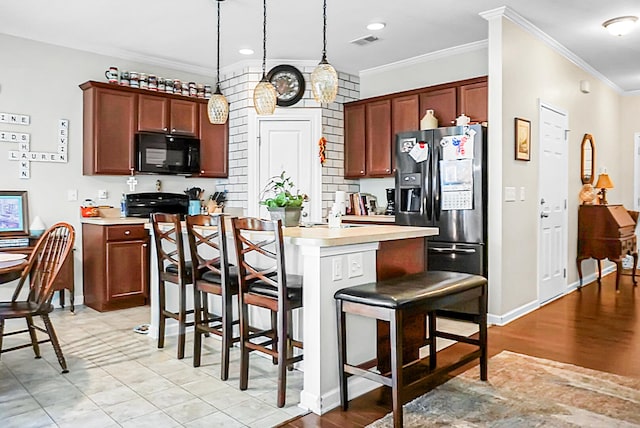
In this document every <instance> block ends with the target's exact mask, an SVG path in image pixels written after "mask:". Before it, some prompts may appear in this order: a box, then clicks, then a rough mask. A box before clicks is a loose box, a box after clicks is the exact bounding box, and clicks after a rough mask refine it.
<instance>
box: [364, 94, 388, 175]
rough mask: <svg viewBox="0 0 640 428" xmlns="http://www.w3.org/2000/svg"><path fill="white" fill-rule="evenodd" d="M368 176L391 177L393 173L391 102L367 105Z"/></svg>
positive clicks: (382, 101) (381, 101)
mask: <svg viewBox="0 0 640 428" xmlns="http://www.w3.org/2000/svg"><path fill="white" fill-rule="evenodd" d="M365 110H366V115H365V119H366V127H365V133H366V142H367V150H366V154H367V156H366V157H367V163H366V164H367V169H366V170H367V175H369V176H389V175H391V174H392V171H391V146H392V144H391V139H392V135H391V100H389V99H387V100H380V101H374V102H371V103H368V104H367V105H366V108H365Z"/></svg>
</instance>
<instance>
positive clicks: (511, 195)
mask: <svg viewBox="0 0 640 428" xmlns="http://www.w3.org/2000/svg"><path fill="white" fill-rule="evenodd" d="M504 201H505V202H515V201H516V188H515V187H505V188H504Z"/></svg>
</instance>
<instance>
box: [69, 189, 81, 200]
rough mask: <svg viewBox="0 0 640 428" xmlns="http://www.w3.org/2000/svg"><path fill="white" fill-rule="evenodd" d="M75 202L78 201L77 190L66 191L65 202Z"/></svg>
mask: <svg viewBox="0 0 640 428" xmlns="http://www.w3.org/2000/svg"><path fill="white" fill-rule="evenodd" d="M77 200H78V190H77V189H69V190H67V201H77Z"/></svg>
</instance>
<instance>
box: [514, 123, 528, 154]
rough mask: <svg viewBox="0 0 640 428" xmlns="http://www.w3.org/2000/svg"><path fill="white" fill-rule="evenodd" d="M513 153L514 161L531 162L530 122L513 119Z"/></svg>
mask: <svg viewBox="0 0 640 428" xmlns="http://www.w3.org/2000/svg"><path fill="white" fill-rule="evenodd" d="M514 139H515V153H516V160H519V161H530V160H531V122H530V121H528V120H527V119H522V118H519V117H516V118H515V138H514Z"/></svg>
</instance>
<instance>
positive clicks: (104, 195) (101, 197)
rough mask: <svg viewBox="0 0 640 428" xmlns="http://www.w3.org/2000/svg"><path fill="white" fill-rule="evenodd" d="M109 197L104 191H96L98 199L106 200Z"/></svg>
mask: <svg viewBox="0 0 640 428" xmlns="http://www.w3.org/2000/svg"><path fill="white" fill-rule="evenodd" d="M108 197H109V194H108V193H107V191H106V190H104V189H102V190H98V199H107V198H108Z"/></svg>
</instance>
